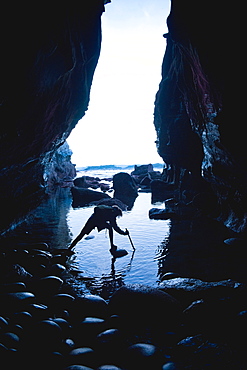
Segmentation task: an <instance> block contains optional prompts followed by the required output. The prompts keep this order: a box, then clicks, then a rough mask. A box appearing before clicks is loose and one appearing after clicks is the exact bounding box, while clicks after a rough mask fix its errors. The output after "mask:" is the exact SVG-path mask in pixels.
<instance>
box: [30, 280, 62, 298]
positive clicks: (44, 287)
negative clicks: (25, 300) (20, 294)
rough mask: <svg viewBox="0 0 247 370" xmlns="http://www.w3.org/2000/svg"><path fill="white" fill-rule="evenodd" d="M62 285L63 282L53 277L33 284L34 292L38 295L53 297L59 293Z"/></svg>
mask: <svg viewBox="0 0 247 370" xmlns="http://www.w3.org/2000/svg"><path fill="white" fill-rule="evenodd" d="M62 285H63V280H62V279H61V278H60V277H58V276H54V275H50V276H45V277H42V278H41V279H39V280H38V281H37V282H35V285H34V290H35V292H36V293H37V294H38V295H41V296H42V297H43V296H53V295H55V294H57V293H58V292H59V289H60V288H61V286H62Z"/></svg>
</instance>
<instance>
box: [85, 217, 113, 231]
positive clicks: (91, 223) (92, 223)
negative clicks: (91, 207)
mask: <svg viewBox="0 0 247 370" xmlns="http://www.w3.org/2000/svg"><path fill="white" fill-rule="evenodd" d="M96 227H97V229H98V231H99V232H100V231H101V230H103V229H108V228H109V223H108V222H106V221H105V220H100V219H99V218H98V217H96V216H95V214H92V216H90V217H89V219H88V220H87V222H86V224H85V226H84V228H83V232H84V233H85V234H87V235H88V234H90V233H91V231H92V230H93V229H95V228H96Z"/></svg>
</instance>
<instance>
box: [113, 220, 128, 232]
mask: <svg viewBox="0 0 247 370" xmlns="http://www.w3.org/2000/svg"><path fill="white" fill-rule="evenodd" d="M111 226H112V227H113V229H114V230H115V231H116V232H117V233H118V234H121V235H128V234H129V232H128V230H127V229H126V231H123V230H122V229H120V227H119V226H118V224H117V222H116V219H113V220H111Z"/></svg>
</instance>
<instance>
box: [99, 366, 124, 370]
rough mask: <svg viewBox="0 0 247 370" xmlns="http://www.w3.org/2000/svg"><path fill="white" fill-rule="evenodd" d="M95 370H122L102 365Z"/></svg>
mask: <svg viewBox="0 0 247 370" xmlns="http://www.w3.org/2000/svg"><path fill="white" fill-rule="evenodd" d="M97 370H122V369H121V368H120V367H118V366H115V365H102V366H100V367H98V368H97Z"/></svg>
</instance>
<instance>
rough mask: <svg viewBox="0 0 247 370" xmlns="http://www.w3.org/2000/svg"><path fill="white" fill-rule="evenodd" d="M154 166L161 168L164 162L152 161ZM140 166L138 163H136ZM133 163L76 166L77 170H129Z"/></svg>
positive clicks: (133, 165)
mask: <svg viewBox="0 0 247 370" xmlns="http://www.w3.org/2000/svg"><path fill="white" fill-rule="evenodd" d="M152 165H153V167H154V168H163V167H164V163H152ZM137 166H140V164H137ZM134 167H135V164H131V165H114V164H106V165H100V166H85V167H76V170H77V171H95V170H129V169H132V168H133V169H134Z"/></svg>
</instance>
